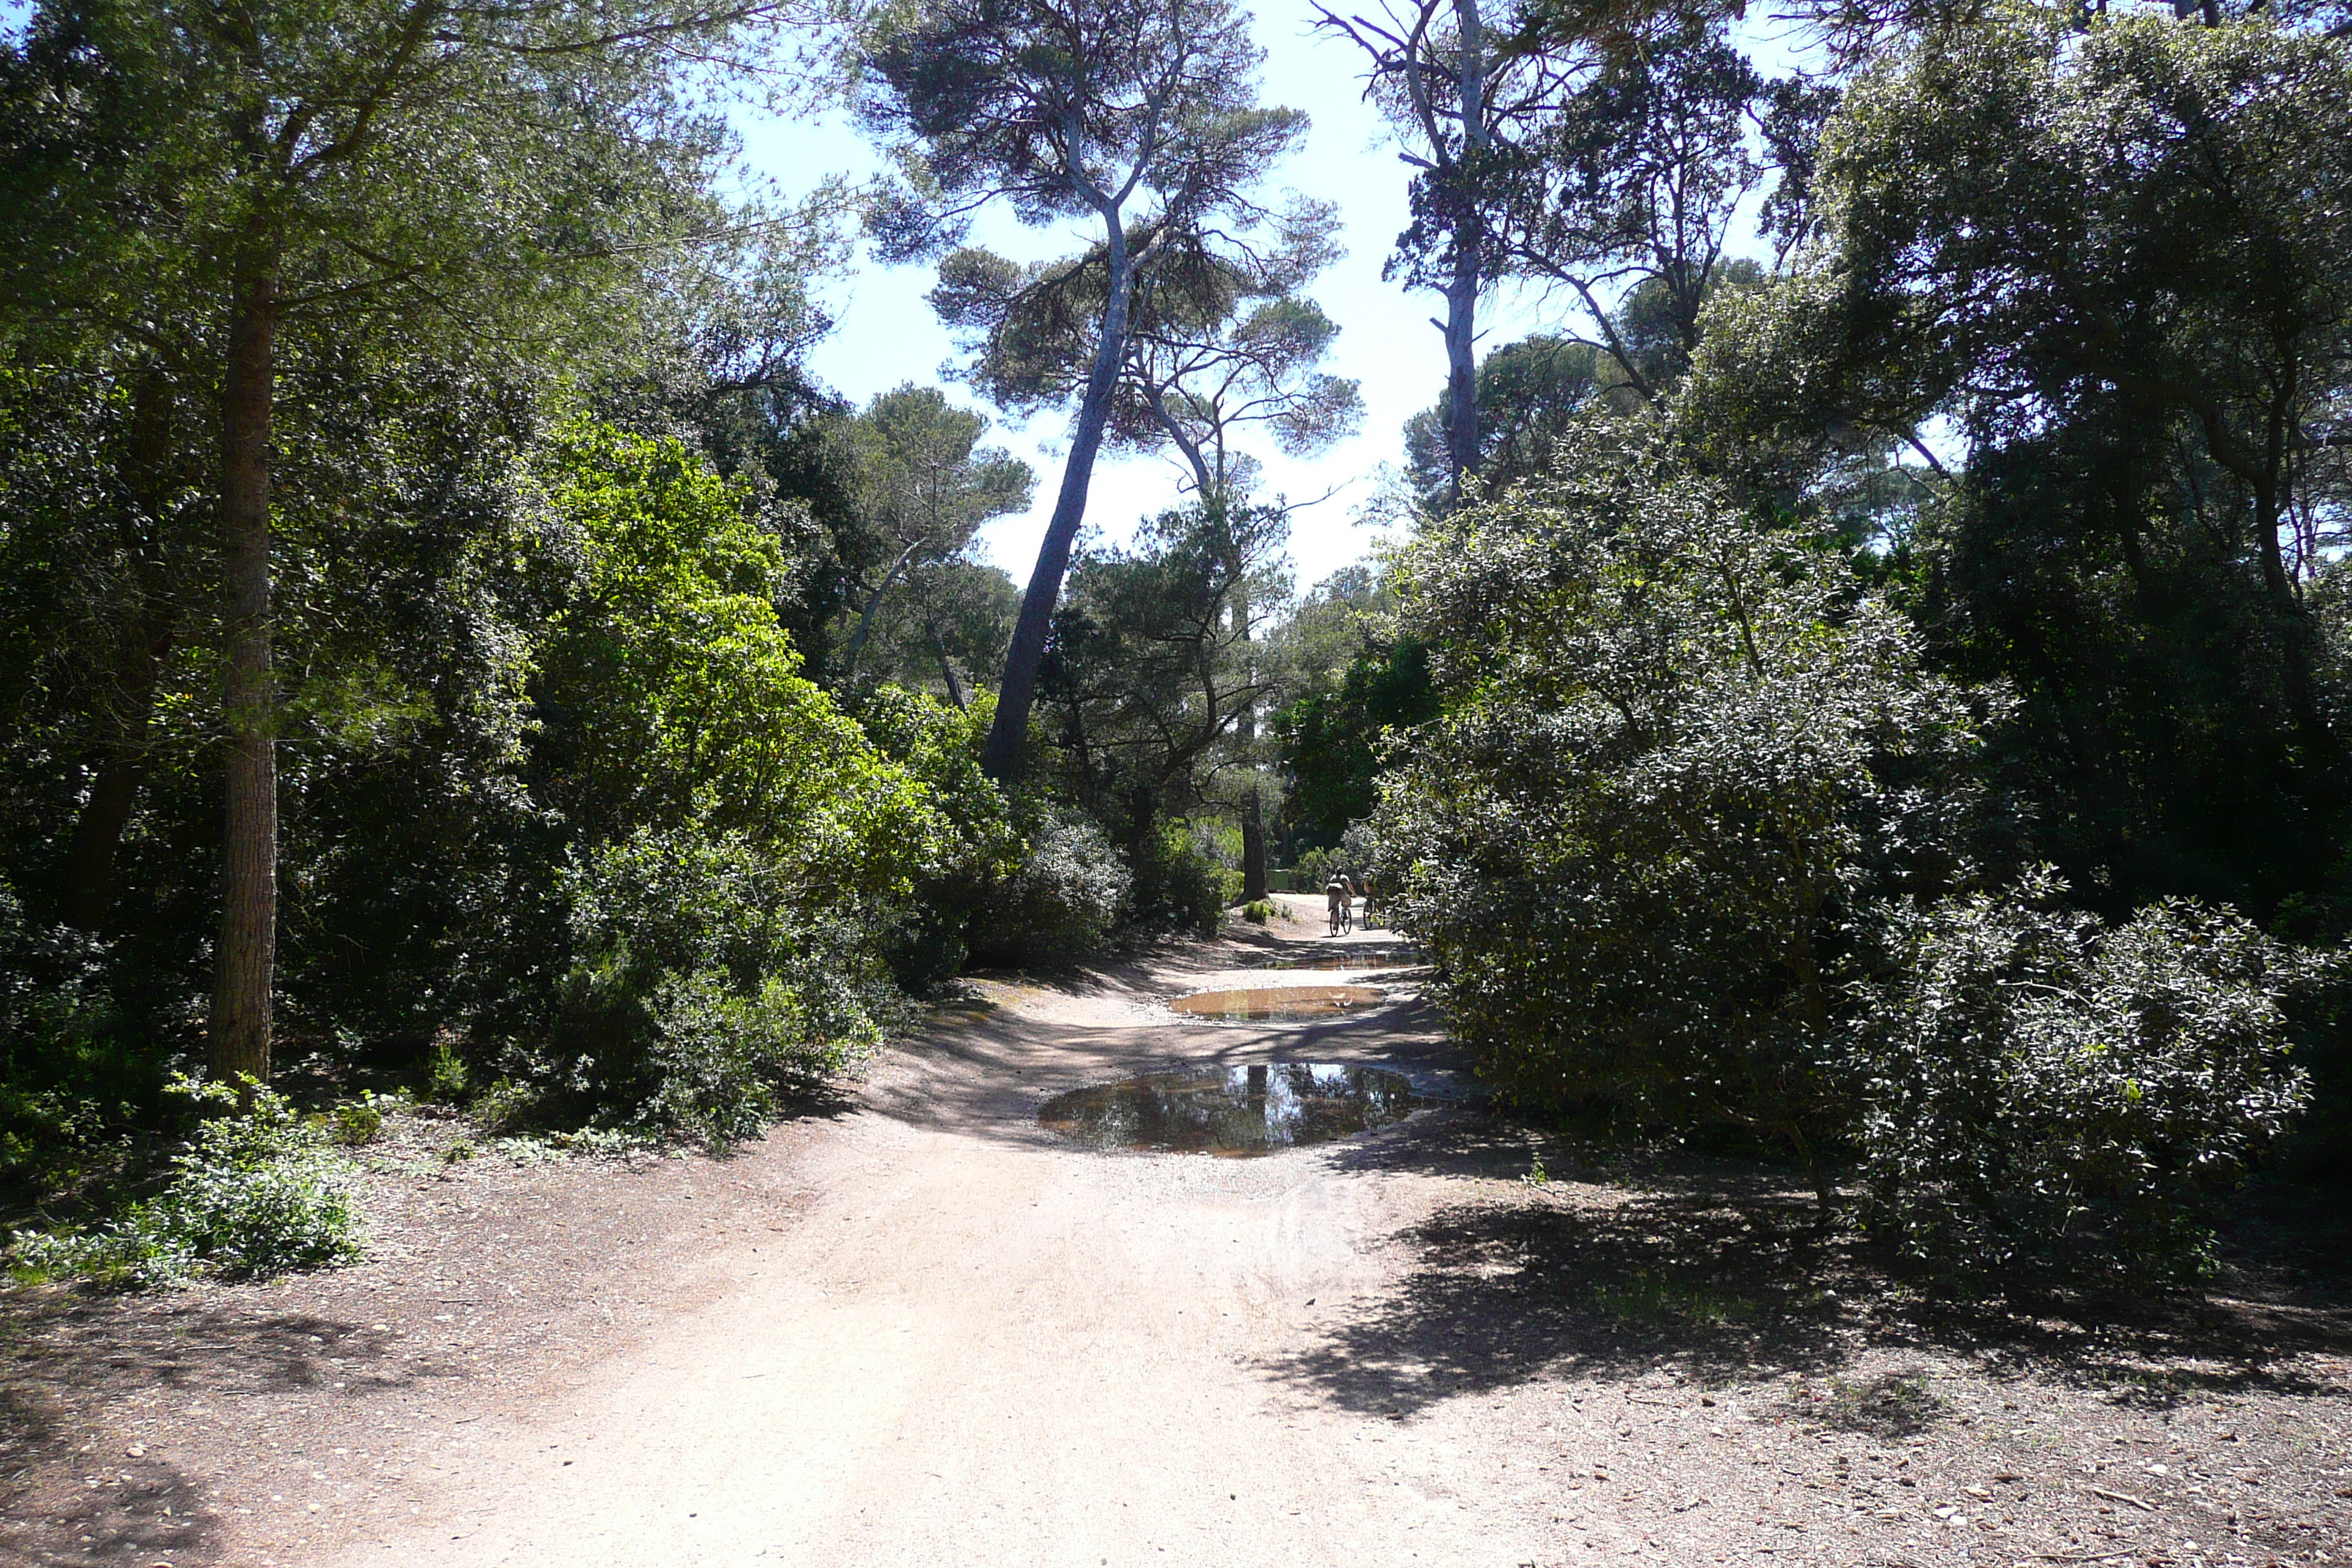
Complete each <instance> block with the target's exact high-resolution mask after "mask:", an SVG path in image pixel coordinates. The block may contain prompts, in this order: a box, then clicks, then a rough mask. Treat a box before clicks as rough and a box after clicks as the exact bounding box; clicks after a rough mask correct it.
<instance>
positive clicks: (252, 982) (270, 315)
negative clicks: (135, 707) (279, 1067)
mask: <svg viewBox="0 0 2352 1568" xmlns="http://www.w3.org/2000/svg"><path fill="white" fill-rule="evenodd" d="M277 330H278V257H277V254H276V251H275V249H274V248H272V247H267V246H256V247H252V248H249V249H247V251H246V253H245V254H244V255H242V256H240V257H239V258H238V260H237V265H236V277H235V279H234V283H233V295H232V299H231V302H230V317H229V327H228V360H227V367H226V371H227V374H226V375H225V376H224V377H223V378H222V384H221V497H220V523H221V641H222V656H223V658H222V663H223V666H224V671H225V679H224V690H223V693H222V718H223V721H224V722H223V728H224V730H225V731H226V747H225V751H226V759H225V760H226V769H225V772H226V784H227V791H226V794H227V800H226V808H227V809H226V834H225V836H224V839H223V843H222V867H221V925H220V945H219V947H218V949H217V950H216V952H215V954H214V974H213V1010H212V1018H211V1022H210V1026H209V1028H208V1034H209V1037H210V1046H211V1060H212V1070H213V1074H214V1076H215V1077H217V1078H231V1077H234V1076H236V1075H237V1074H247V1075H250V1076H251V1077H252V1078H254V1079H257V1080H258V1079H267V1078H268V1076H269V1033H270V986H271V981H272V975H273V972H274V970H275V967H276V963H277V955H278V954H277V949H278V758H277V753H276V750H275V747H276V741H277V694H276V692H275V691H274V690H273V689H272V687H271V679H270V668H269V662H270V661H269V634H270V625H269V421H270V405H271V399H272V396H273V393H274V386H273V383H274V380H275V369H276V366H275V351H276V338H277Z"/></svg>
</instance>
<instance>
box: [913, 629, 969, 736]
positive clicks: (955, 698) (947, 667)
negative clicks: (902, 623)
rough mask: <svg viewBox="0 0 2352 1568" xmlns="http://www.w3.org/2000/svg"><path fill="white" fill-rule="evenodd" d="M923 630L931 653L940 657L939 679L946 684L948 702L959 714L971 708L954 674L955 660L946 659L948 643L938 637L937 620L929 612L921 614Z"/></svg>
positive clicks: (959, 679)
mask: <svg viewBox="0 0 2352 1568" xmlns="http://www.w3.org/2000/svg"><path fill="white" fill-rule="evenodd" d="M923 629H924V630H925V631H927V632H929V634H930V637H931V651H932V652H933V653H935V654H937V655H939V656H940V679H943V680H945V681H946V682H947V683H948V700H949V701H950V702H952V703H954V704H955V705H956V711H957V712H959V713H961V712H962V711H963V710H966V709H968V708H970V707H971V699H970V698H968V697H966V696H965V695H964V689H963V677H961V676H960V675H958V674H957V673H956V667H955V660H954V659H952V658H949V657H948V642H947V638H945V637H941V636H940V623H939V620H938V618H937V617H936V616H933V615H932V614H931V613H930V612H929V610H925V611H924V612H923Z"/></svg>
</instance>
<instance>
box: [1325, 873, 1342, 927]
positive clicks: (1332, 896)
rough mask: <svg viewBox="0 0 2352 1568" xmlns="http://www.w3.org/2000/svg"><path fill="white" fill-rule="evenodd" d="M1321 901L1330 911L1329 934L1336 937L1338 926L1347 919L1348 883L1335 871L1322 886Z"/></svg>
mask: <svg viewBox="0 0 2352 1568" xmlns="http://www.w3.org/2000/svg"><path fill="white" fill-rule="evenodd" d="M1323 901H1324V903H1325V904H1326V905H1328V906H1329V909H1330V914H1331V934H1332V935H1333V936H1338V935H1339V924H1340V922H1341V921H1344V920H1345V919H1346V918H1347V910H1348V883H1347V879H1345V878H1344V877H1342V876H1341V875H1340V874H1339V872H1337V871H1334V872H1333V873H1331V879H1330V880H1329V881H1328V882H1326V883H1324V884H1323Z"/></svg>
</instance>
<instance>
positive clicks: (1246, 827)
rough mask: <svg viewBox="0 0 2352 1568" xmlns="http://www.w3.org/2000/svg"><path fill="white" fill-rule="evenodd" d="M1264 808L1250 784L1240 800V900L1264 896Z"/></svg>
mask: <svg viewBox="0 0 2352 1568" xmlns="http://www.w3.org/2000/svg"><path fill="white" fill-rule="evenodd" d="M1265 880H1266V873H1265V807H1264V806H1263V805H1260V804H1259V803H1258V795H1257V789H1256V786H1255V785H1252V786H1251V788H1250V792H1249V795H1248V797H1247V798H1246V799H1244V801H1243V802H1242V900H1243V901H1244V903H1253V904H1254V903H1255V902H1257V901H1258V900H1260V899H1263V898H1265Z"/></svg>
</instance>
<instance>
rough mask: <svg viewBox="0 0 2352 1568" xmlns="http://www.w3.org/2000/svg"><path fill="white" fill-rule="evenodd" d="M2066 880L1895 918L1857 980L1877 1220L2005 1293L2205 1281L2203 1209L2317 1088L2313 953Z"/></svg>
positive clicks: (1870, 1190)
mask: <svg viewBox="0 0 2352 1568" xmlns="http://www.w3.org/2000/svg"><path fill="white" fill-rule="evenodd" d="M2061 891H2062V887H2061V885H2060V884H2059V883H2058V882H2057V881H2056V880H2055V879H2053V878H2051V877H2048V876H2046V875H2039V876H2036V877H2034V878H2031V879H2028V880H2027V881H2026V882H2025V883H2024V884H2022V885H2021V888H2019V889H2017V890H2016V891H2015V892H2014V893H2012V894H2011V895H2007V896H2004V897H2001V898H1998V899H1995V898H1989V897H1974V898H1969V899H1962V900H1947V901H1945V902H1942V903H1938V904H1936V905H1932V906H1928V907H1926V908H1920V907H1916V906H1912V905H1902V906H1897V907H1895V908H1894V909H1892V910H1888V911H1886V914H1885V922H1886V923H1885V932H1884V935H1883V937H1881V938H1880V939H1879V940H1880V941H1881V942H1883V944H1884V948H1885V957H1886V959H1887V962H1888V964H1889V970H1890V973H1887V974H1886V975H1885V976H1884V977H1883V978H1880V979H1876V980H1874V981H1872V982H1870V983H1867V984H1864V985H1862V986H1860V987H1859V988H1858V992H1857V1000H1858V1002H1859V1004H1860V1005H1859V1008H1858V1010H1857V1013H1856V1015H1855V1016H1854V1019H1853V1026H1852V1040H1853V1056H1852V1059H1851V1068H1852V1071H1853V1077H1854V1079H1855V1081H1856V1082H1857V1083H1858V1084H1859V1086H1860V1088H1859V1091H1858V1096H1859V1100H1860V1106H1859V1114H1858V1116H1857V1119H1856V1123H1855V1137H1856V1140H1857V1142H1858V1144H1859V1147H1860V1151H1861V1157H1862V1171H1863V1176H1864V1183H1865V1185H1866V1189H1867V1194H1868V1195H1867V1201H1866V1204H1865V1207H1864V1218H1865V1221H1866V1223H1868V1224H1869V1225H1871V1226H1873V1227H1874V1228H1875V1229H1877V1230H1879V1231H1881V1232H1882V1233H1883V1234H1885V1235H1887V1236H1888V1237H1892V1238H1893V1239H1895V1241H1896V1242H1897V1243H1898V1244H1899V1245H1900V1247H1902V1249H1903V1250H1904V1251H1905V1252H1906V1253H1908V1254H1909V1255H1911V1256H1912V1257H1914V1258H1918V1259H1922V1260H1925V1261H1927V1262H1930V1263H1932V1264H1935V1265H1937V1266H1938V1267H1942V1268H1952V1269H1955V1270H1960V1271H1965V1272H1970V1273H1977V1274H1982V1275H1986V1276H1997V1277H2000V1278H2005V1279H2036V1278H2044V1279H2047V1278H2061V1277H2063V1278H2068V1279H2101V1278H2104V1279H2107V1280H2109V1281H2111V1282H2114V1283H2118V1284H2147V1283H2164V1282H2175V1283H2177V1282H2181V1281H2185V1280H2188V1279H2195V1278H2198V1277H2200V1276H2201V1275H2202V1274H2204V1273H2206V1272H2208V1271H2209V1270H2210V1266H2211V1247H2212V1239H2213V1237H2212V1231H2211V1228H2210V1224H2209V1223H2208V1220H2207V1217H2206V1215H2205V1213H2204V1210H2203V1206H2202V1205H2201V1203H2200V1200H2201V1199H2202V1197H2203V1196H2204V1195H2205V1194H2208V1193H2210V1192H2211V1191H2213V1190H2214V1189H2216V1188H2219V1187H2223V1186H2226V1185H2229V1184H2233V1183H2235V1182H2236V1181H2238V1180H2239V1179H2240V1178H2241V1177H2242V1175H2243V1174H2244V1173H2245V1172H2246V1170H2247V1168H2248V1166H2249V1164H2250V1163H2251V1162H2252V1160H2253V1158H2254V1157H2255V1155H2256V1153H2257V1152H2259V1151H2260V1150H2261V1149H2262V1148H2263V1146H2264V1145H2265V1144H2266V1143H2268V1142H2270V1141H2271V1140H2272V1138H2273V1137H2274V1136H2275V1135H2276V1134H2277V1133H2278V1131H2280V1130H2281V1129H2282V1128H2283V1127H2284V1124H2285V1123H2286V1121H2287V1120H2288V1119H2289V1118H2290V1117H2291V1116H2292V1115H2293V1113H2294V1111H2295V1110H2296V1109H2297V1108H2298V1107H2299V1106H2300V1105H2301V1104H2302V1102H2303V1101H2304V1100H2305V1096H2306V1092H2307V1090H2306V1085H2305V1077H2304V1075H2303V1073H2302V1072H2301V1071H2299V1070H2298V1069H2296V1068H2293V1067H2292V1066H2290V1065H2289V1063H2288V1062H2287V1059H2286V1058H2287V1052H2288V1040H2287V1030H2286V1026H2285V1018H2284V1014H2283V1012H2282V1009H2281V1002H2282V999H2283V997H2284V995H2285V994H2287V993H2288V992H2290V991H2292V990H2294V989H2295V988H2297V987H2298V986H2301V985H2303V984H2307V983H2308V982H2309V981H2311V980H2312V979H2313V978H2314V977H2315V971H2316V965H2315V962H2314V961H2313V960H2312V959H2311V958H2310V957H2309V956H2308V955H2305V954H2301V953H2298V952H2295V951H2294V950H2292V949H2288V948H2284V947H2282V946H2281V945H2279V944H2278V943H2275V942H2272V941H2271V940H2269V939H2268V938H2266V937H2264V936H2263V933H2262V932H2261V931H2257V930H2256V929H2255V928H2254V927H2253V926H2252V925H2251V924H2249V923H2248V922H2246V921H2243V920H2242V919H2240V918H2238V917H2237V916H2235V915H2232V914H2227V913H2222V912H2218V911H2215V910H2207V909H2203V908H2200V907H2199V906H2197V905H2194V904H2189V903H2182V902H2167V903H2162V904H2157V905H2153V906H2150V907H2149V908H2147V909H2144V910H2140V911H2139V912H2138V913H2137V914H2136V915H2134V916H2133V917H2132V918H2131V919H2130V920H2129V921H2126V922H2125V923H2124V924H2122V925H2121V926H2118V927H2116V928H2114V929H2107V928H2105V927H2103V926H2102V925H2101V924H2100V923H2099V922H2098V921H2096V920H2095V919H2093V918H2092V917H2090V916H2088V915H2084V914H2079V913H2074V912H2070V911H2066V910H2060V909H2058V908H2056V907H2054V906H2055V900H2056V899H2057V897H2058V895H2059V893H2060V892H2061Z"/></svg>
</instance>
